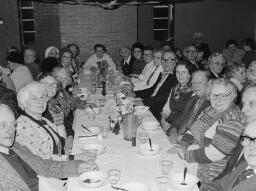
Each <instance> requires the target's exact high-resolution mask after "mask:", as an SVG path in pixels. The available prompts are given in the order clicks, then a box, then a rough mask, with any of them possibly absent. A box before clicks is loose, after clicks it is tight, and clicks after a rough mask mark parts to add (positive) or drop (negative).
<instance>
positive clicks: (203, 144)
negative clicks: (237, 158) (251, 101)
mask: <svg viewBox="0 0 256 191" xmlns="http://www.w3.org/2000/svg"><path fill="white" fill-rule="evenodd" d="M236 94H237V92H236V88H235V87H234V85H233V84H232V83H231V82H230V81H228V80H226V79H223V78H220V79H216V80H213V82H212V84H211V86H210V88H209V98H210V103H211V106H209V107H208V108H206V109H205V110H204V112H203V113H202V114H201V115H200V116H199V117H198V119H197V120H196V121H195V122H194V123H193V124H192V125H191V126H190V128H189V129H190V132H191V134H185V135H183V137H182V138H181V141H180V142H179V146H177V147H174V149H173V150H176V151H177V152H178V154H179V155H180V156H181V157H182V158H184V159H185V160H186V161H187V162H189V163H199V167H198V173H197V174H198V177H199V179H200V180H201V182H202V183H203V184H204V183H209V182H210V181H212V180H213V179H214V178H215V177H217V176H218V175H219V174H220V173H221V172H222V171H223V169H224V168H225V166H226V163H227V161H228V160H229V158H230V153H231V151H232V149H233V148H234V147H235V146H236V144H237V142H238V140H239V136H240V135H241V133H242V131H243V128H244V125H245V120H244V118H243V115H242V112H241V111H240V109H239V107H238V106H236V105H235V104H234V99H235V98H236ZM191 144H196V145H198V147H199V148H198V149H194V150H191V149H188V146H190V145H191Z"/></svg>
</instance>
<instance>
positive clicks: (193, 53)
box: [183, 45, 204, 70]
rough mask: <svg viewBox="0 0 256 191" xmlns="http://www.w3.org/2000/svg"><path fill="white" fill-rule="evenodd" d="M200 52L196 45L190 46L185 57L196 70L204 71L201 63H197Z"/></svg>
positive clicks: (186, 48) (184, 53) (186, 49)
mask: <svg viewBox="0 0 256 191" xmlns="http://www.w3.org/2000/svg"><path fill="white" fill-rule="evenodd" d="M197 54H198V50H197V48H196V47H195V46H194V45H189V46H187V47H185V48H184V50H183V55H184V57H185V58H186V59H187V60H188V61H189V62H190V63H191V64H192V66H193V69H194V70H199V69H200V70H203V69H204V66H203V65H202V64H201V63H197V61H196V59H197Z"/></svg>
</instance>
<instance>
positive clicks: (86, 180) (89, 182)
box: [83, 178, 100, 184]
mask: <svg viewBox="0 0 256 191" xmlns="http://www.w3.org/2000/svg"><path fill="white" fill-rule="evenodd" d="M83 182H84V183H88V184H91V183H98V182H100V180H95V181H92V180H91V179H90V178H87V179H85V180H84V181H83Z"/></svg>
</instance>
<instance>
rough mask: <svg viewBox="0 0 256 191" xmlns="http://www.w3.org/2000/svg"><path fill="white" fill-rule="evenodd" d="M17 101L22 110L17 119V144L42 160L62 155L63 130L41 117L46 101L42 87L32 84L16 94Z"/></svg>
mask: <svg viewBox="0 0 256 191" xmlns="http://www.w3.org/2000/svg"><path fill="white" fill-rule="evenodd" d="M17 99H18V104H19V106H20V108H21V109H22V110H23V112H21V115H20V117H19V118H18V119H17V137H16V140H17V142H19V143H20V144H22V145H25V146H27V147H28V148H29V149H30V150H31V151H32V152H33V153H34V154H36V155H39V156H41V157H42V158H50V157H51V155H53V154H64V142H63V141H62V140H63V138H62V137H61V136H60V135H63V134H64V132H63V131H64V129H61V128H57V127H56V126H55V125H54V124H53V123H51V122H50V121H49V120H47V119H46V118H44V117H42V113H43V112H44V111H45V109H46V106H47V101H48V97H47V92H46V90H45V88H44V86H43V85H42V84H40V83H39V82H32V83H30V84H28V85H27V86H25V87H24V88H22V89H21V90H20V91H19V92H18V95H17Z"/></svg>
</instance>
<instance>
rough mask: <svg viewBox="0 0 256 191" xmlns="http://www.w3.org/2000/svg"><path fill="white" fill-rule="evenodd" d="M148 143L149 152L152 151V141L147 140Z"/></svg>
mask: <svg viewBox="0 0 256 191" xmlns="http://www.w3.org/2000/svg"><path fill="white" fill-rule="evenodd" d="M148 141H149V146H150V151H154V150H153V148H152V141H151V139H150V138H148Z"/></svg>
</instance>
